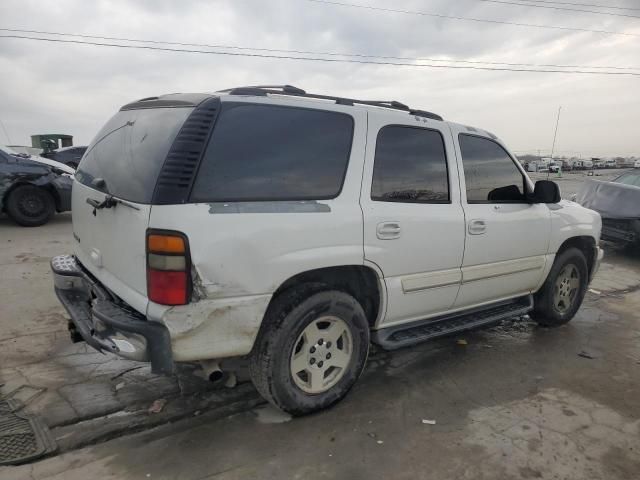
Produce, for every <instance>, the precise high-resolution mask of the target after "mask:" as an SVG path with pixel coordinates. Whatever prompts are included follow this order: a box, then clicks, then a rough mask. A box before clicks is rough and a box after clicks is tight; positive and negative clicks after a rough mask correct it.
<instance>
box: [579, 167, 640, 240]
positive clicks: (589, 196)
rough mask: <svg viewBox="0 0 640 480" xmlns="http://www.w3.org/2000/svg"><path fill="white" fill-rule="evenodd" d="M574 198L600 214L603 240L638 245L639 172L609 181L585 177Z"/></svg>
mask: <svg viewBox="0 0 640 480" xmlns="http://www.w3.org/2000/svg"><path fill="white" fill-rule="evenodd" d="M576 201H577V202H578V203H580V204H581V205H583V206H585V207H587V208H591V209H592V210H595V211H596V212H598V213H599V214H600V216H601V217H602V238H603V240H609V241H612V242H616V243H621V244H626V245H633V244H635V245H640V172H637V171H633V170H632V171H629V172H626V173H623V174H622V175H620V176H619V177H617V178H615V179H614V180H612V181H610V182H603V181H599V180H588V181H587V182H586V183H585V184H584V186H583V188H582V190H581V191H580V193H579V194H578V195H577V197H576Z"/></svg>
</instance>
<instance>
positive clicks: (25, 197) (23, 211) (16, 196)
mask: <svg viewBox="0 0 640 480" xmlns="http://www.w3.org/2000/svg"><path fill="white" fill-rule="evenodd" d="M6 209H7V214H8V215H9V216H10V217H11V219H12V220H13V221H14V222H16V223H17V224H18V225H22V226H23V227H39V226H40V225H44V224H45V223H47V222H48V221H49V220H50V219H51V217H52V216H53V214H54V213H55V211H56V204H55V201H54V199H53V197H52V196H51V194H50V193H49V192H47V191H46V190H45V189H43V188H38V187H34V186H33V185H24V186H21V187H17V188H16V189H15V190H13V191H12V192H11V193H10V194H9V198H7V202H6Z"/></svg>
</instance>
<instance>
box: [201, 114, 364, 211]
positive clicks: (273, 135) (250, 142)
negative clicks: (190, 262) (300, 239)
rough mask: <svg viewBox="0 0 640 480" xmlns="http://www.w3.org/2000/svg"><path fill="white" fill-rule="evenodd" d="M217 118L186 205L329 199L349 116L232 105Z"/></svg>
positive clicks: (338, 179) (345, 149) (346, 147)
mask: <svg viewBox="0 0 640 480" xmlns="http://www.w3.org/2000/svg"><path fill="white" fill-rule="evenodd" d="M227 108H228V109H227V110H224V111H223V112H222V114H221V117H220V118H219V119H218V122H217V124H216V126H215V129H214V131H213V134H212V136H211V140H210V142H209V146H208V147H207V151H206V153H205V155H204V158H203V160H202V164H201V165H200V170H199V171H198V177H197V179H196V182H195V185H194V188H193V192H192V194H191V201H193V202H222V201H261V200H264V201H273V200H312V199H315V200H319V199H328V198H334V197H336V196H337V195H338V194H339V193H340V190H341V189H342V183H343V181H344V176H345V172H346V168H347V163H348V161H349V155H350V151H351V140H352V137H353V119H352V117H351V116H350V115H346V114H342V113H337V112H328V111H324V110H310V109H303V108H294V107H279V106H272V105H251V104H249V105H234V106H231V107H227Z"/></svg>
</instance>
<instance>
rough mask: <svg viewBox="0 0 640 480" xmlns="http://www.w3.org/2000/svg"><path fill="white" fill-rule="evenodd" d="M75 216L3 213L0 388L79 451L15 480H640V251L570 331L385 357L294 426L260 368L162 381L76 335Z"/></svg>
mask: <svg viewBox="0 0 640 480" xmlns="http://www.w3.org/2000/svg"><path fill="white" fill-rule="evenodd" d="M618 172H619V171H618ZM569 175H570V174H565V175H564V178H566V177H569ZM574 175H578V174H571V177H569V178H568V179H567V180H561V182H568V183H561V189H562V191H563V196H569V195H570V193H567V191H568V190H571V189H573V188H575V185H576V183H573V182H578V183H577V184H578V185H579V182H580V180H579V178H580V177H575V176H574ZM545 176H546V175H545ZM571 193H573V192H571ZM70 226H71V224H70V216H69V215H68V214H64V215H60V216H58V217H56V219H55V220H54V221H53V222H52V223H51V224H49V225H47V226H45V227H41V228H37V229H25V228H20V227H16V226H14V225H12V224H11V223H10V222H9V220H7V219H6V218H0V245H1V246H2V248H1V249H0V265H1V268H2V272H3V275H2V276H0V291H2V292H3V294H2V298H3V302H1V303H0V384H3V385H2V387H1V388H0V393H2V394H3V395H9V396H12V397H14V398H15V399H19V400H21V401H22V402H23V403H24V404H25V409H26V410H27V411H28V412H31V413H35V414H38V415H40V416H41V417H42V418H43V420H44V421H45V422H46V423H47V424H48V425H49V427H50V428H51V430H52V433H53V435H54V437H55V438H56V439H57V440H58V444H59V446H60V450H61V451H60V453H59V454H58V455H57V456H53V457H50V458H46V459H43V460H41V461H39V462H35V463H32V464H29V465H23V466H17V467H0V479H1V480H5V479H7V480H8V479H12V480H13V479H23V478H24V479H30V480H33V479H45V478H46V479H65V480H66V479H76V478H77V479H85V478H105V479H111V478H113V479H129V478H131V479H133V478H162V479H165V478H166V479H174V478H175V479H204V478H220V479H236V478H238V479H239V478H249V477H252V478H274V479H275V478H278V479H280V478H305V479H306V478H309V479H322V478H351V479H357V478H368V479H369V478H412V479H413V478H434V479H440V478H461V479H466V478H468V479H476V478H481V479H482V478H486V479H498V478H500V479H501V478H514V479H520V478H558V479H560V478H562V479H565V478H566V479H599V478H602V479H630V478H638V472H640V402H639V401H638V398H640V293H638V292H640V256H638V255H637V253H634V252H629V251H617V250H615V249H614V248H612V247H610V246H607V251H606V257H605V263H604V264H603V266H602V268H601V270H600V272H599V274H598V276H597V278H596V279H595V281H594V282H593V283H592V285H591V290H590V293H589V294H588V296H587V298H586V301H585V303H584V305H583V307H582V308H581V310H580V311H579V313H578V315H577V316H576V318H575V319H574V320H573V321H572V322H571V323H570V324H568V325H566V326H563V327H560V328H557V329H543V328H538V327H537V326H536V325H535V324H534V323H532V322H530V321H527V320H526V319H525V320H524V321H509V322H504V323H503V324H502V325H500V326H498V327H495V328H492V329H490V330H485V331H479V332H473V333H465V334H462V335H459V336H457V337H451V338H445V339H441V340H438V341H434V342H431V343H427V344H423V345H420V346H417V347H413V348H409V349H404V350H400V351H396V352H393V353H389V352H381V351H375V352H373V353H372V355H371V356H370V360H369V362H368V364H367V368H366V370H365V373H364V375H363V377H362V378H361V379H360V381H359V382H358V384H357V385H356V387H355V388H354V390H353V391H352V392H351V393H350V395H349V396H348V397H347V398H346V399H345V400H344V401H343V402H341V403H340V404H338V405H337V406H335V407H334V408H332V409H331V410H328V411H325V412H321V413H319V414H316V415H312V416H308V417H305V418H298V419H291V418H289V417H288V416H286V415H283V414H281V413H279V412H277V411H275V410H274V409H272V408H271V407H268V406H266V405H265V404H264V402H262V401H261V399H260V398H259V397H258V396H257V394H256V392H255V390H254V389H253V388H252V386H251V385H250V384H249V383H246V382H245V381H243V378H242V377H241V378H240V380H241V382H240V384H239V385H238V386H237V387H236V388H233V389H226V388H223V387H213V386H211V385H210V384H208V383H206V382H204V381H201V380H200V379H199V378H198V377H197V376H196V375H195V374H194V371H193V369H191V368H189V366H186V367H184V368H183V369H182V370H181V371H180V373H179V375H178V376H177V377H174V378H164V377H155V376H152V375H151V374H150V373H149V372H148V368H147V367H142V368H139V367H140V365H139V364H136V363H132V362H125V361H123V360H119V359H117V358H116V357H113V356H106V355H101V354H97V353H95V352H92V351H91V350H87V349H86V347H85V346H84V345H82V344H75V345H74V344H71V343H70V342H69V339H68V335H67V332H66V320H65V318H64V315H63V309H62V307H60V305H59V303H58V302H57V299H56V298H55V295H54V294H53V291H52V288H51V279H50V277H49V273H48V259H49V257H50V256H52V255H55V254H57V253H60V252H66V251H68V250H69V244H70V240H69V237H70ZM458 340H464V341H465V342H458ZM156 400H161V401H162V402H161V404H162V405H164V406H163V408H162V409H161V411H160V412H159V413H152V412H153V409H152V410H151V412H150V411H149V407H150V406H151V405H153V404H154V402H155V401H156ZM165 401H166V402H165ZM156 405H157V402H156ZM431 421H435V424H432V422H431ZM167 422H170V423H167ZM135 432H137V433H135ZM87 445H88V446H87Z"/></svg>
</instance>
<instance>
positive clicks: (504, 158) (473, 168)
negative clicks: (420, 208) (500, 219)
mask: <svg viewBox="0 0 640 480" xmlns="http://www.w3.org/2000/svg"><path fill="white" fill-rule="evenodd" d="M458 138H459V142H460V150H461V151H462V165H463V167H464V178H465V181H466V184H467V203H522V202H525V201H526V200H525V191H524V185H525V183H524V176H523V175H522V173H521V172H520V170H519V169H518V167H516V165H515V163H514V161H513V159H512V158H511V157H510V156H509V154H508V153H507V152H506V150H505V149H504V148H502V146H501V145H500V144H498V143H497V142H494V141H493V140H489V139H488V138H484V137H478V136H475V135H467V134H461V135H459V137H458Z"/></svg>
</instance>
